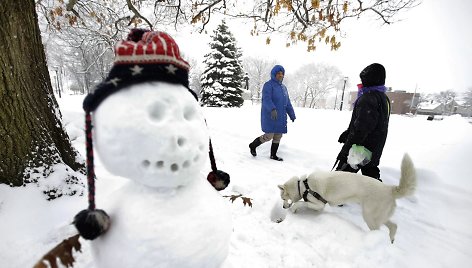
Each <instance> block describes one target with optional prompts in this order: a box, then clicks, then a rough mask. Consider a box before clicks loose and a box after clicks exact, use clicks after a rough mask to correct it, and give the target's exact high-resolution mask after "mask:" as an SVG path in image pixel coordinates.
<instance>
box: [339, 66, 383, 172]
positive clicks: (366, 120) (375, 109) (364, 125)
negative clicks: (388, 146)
mask: <svg viewBox="0 0 472 268" xmlns="http://www.w3.org/2000/svg"><path fill="white" fill-rule="evenodd" d="M359 76H360V78H361V81H362V87H360V85H359V87H360V88H359V91H358V97H357V99H356V101H355V102H354V108H353V110H352V117H351V121H350V123H349V127H348V129H347V130H346V131H344V132H343V133H342V134H341V135H340V136H339V139H338V142H340V143H344V146H343V147H342V149H341V151H340V152H339V155H338V157H337V161H339V164H338V166H337V168H336V170H338V171H347V172H353V173H356V172H358V171H359V169H360V170H361V172H362V174H363V175H366V176H369V177H372V178H375V179H378V180H380V181H382V180H381V179H380V170H379V168H378V166H379V162H380V157H381V156H382V151H383V148H384V145H385V141H386V140H387V133H388V121H389V117H390V100H389V99H388V97H387V95H386V94H385V92H386V90H387V88H386V87H385V68H384V67H383V66H382V65H381V64H378V63H373V64H371V65H369V66H367V67H366V68H365V69H364V70H362V72H361V73H360V75H359ZM350 151H351V152H350ZM356 152H360V153H361V154H362V155H367V156H369V157H366V159H365V160H367V161H364V163H363V164H362V163H361V164H360V165H359V166H357V165H354V167H353V166H352V165H350V164H349V163H351V164H352V162H353V161H355V160H353V159H352V158H354V157H353V155H356ZM369 158H370V159H369ZM369 160H370V161H369ZM366 162H367V163H366Z"/></svg>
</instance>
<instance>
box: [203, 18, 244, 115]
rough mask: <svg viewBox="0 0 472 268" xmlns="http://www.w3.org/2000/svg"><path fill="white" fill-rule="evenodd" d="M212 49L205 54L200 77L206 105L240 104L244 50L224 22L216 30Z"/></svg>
mask: <svg viewBox="0 0 472 268" xmlns="http://www.w3.org/2000/svg"><path fill="white" fill-rule="evenodd" d="M210 47H211V51H210V53H208V54H206V55H205V60H204V63H205V65H206V67H205V70H204V72H203V74H202V76H201V80H200V81H201V86H202V89H201V91H200V93H201V103H202V105H203V106H217V107H241V105H243V101H244V100H243V97H242V93H243V91H242V90H241V84H242V81H243V70H242V64H241V60H240V58H241V52H240V49H239V48H238V47H237V46H236V39H235V38H234V37H233V35H232V33H231V32H230V31H229V29H228V26H226V23H225V21H222V23H221V24H220V25H218V27H217V29H216V30H215V31H213V36H212V41H211V42H210Z"/></svg>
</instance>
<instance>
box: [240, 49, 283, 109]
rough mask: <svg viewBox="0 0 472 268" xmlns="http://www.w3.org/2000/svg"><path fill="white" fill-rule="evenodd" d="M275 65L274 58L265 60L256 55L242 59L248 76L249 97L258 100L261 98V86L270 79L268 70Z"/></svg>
mask: <svg viewBox="0 0 472 268" xmlns="http://www.w3.org/2000/svg"><path fill="white" fill-rule="evenodd" d="M275 65H276V62H275V60H267V59H262V58H256V57H246V58H244V59H243V66H244V70H245V71H246V72H247V73H248V77H249V90H250V91H251V99H252V100H255V101H260V100H261V98H262V86H263V85H264V83H265V82H266V81H267V80H269V79H270V71H271V70H272V68H273V67H274V66H275Z"/></svg>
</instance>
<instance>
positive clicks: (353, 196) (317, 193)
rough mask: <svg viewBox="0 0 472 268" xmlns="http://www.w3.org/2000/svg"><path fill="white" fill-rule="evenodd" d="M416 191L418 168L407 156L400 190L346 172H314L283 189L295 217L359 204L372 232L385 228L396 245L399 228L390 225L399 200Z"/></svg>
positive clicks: (286, 183)
mask: <svg viewBox="0 0 472 268" xmlns="http://www.w3.org/2000/svg"><path fill="white" fill-rule="evenodd" d="M415 188H416V172H415V167H414V165H413V162H412V161H411V158H410V157H409V156H408V154H405V155H404V156H403V160H402V165H401V176H400V184H399V186H392V185H385V184H383V183H382V182H380V181H378V180H376V179H373V178H371V177H367V176H364V175H361V174H356V173H350V172H343V171H333V172H313V173H312V174H310V175H308V177H306V175H305V176H303V177H302V178H299V177H293V178H291V179H290V180H288V181H287V182H285V183H284V185H279V189H280V196H281V198H282V200H283V201H284V205H283V207H284V208H290V209H291V211H292V212H294V213H295V212H296V211H297V210H298V209H299V208H300V207H308V208H311V209H314V210H322V209H323V208H324V206H325V204H326V203H328V204H329V205H330V206H337V205H341V204H346V203H349V202H356V203H359V204H360V205H361V207H362V216H363V218H364V221H365V222H366V223H367V225H368V226H369V229H370V230H377V229H379V228H380V226H381V225H382V224H385V226H387V228H388V229H389V233H390V240H391V242H392V243H393V241H394V239H395V233H396V231H397V225H396V224H395V223H393V222H391V221H390V217H391V216H392V215H393V212H394V211H395V207H396V203H395V199H397V198H401V197H404V196H409V195H412V194H413V193H414V191H415ZM303 200H304V201H305V202H303ZM299 201H300V202H299Z"/></svg>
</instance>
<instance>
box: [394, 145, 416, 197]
mask: <svg viewBox="0 0 472 268" xmlns="http://www.w3.org/2000/svg"><path fill="white" fill-rule="evenodd" d="M415 189H416V170H415V166H414V165H413V161H411V158H410V156H409V155H408V154H405V155H404V156H403V160H402V166H401V177H400V185H398V186H395V188H394V189H393V195H394V196H395V198H401V197H404V196H410V195H412V194H413V193H414V192H415Z"/></svg>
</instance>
